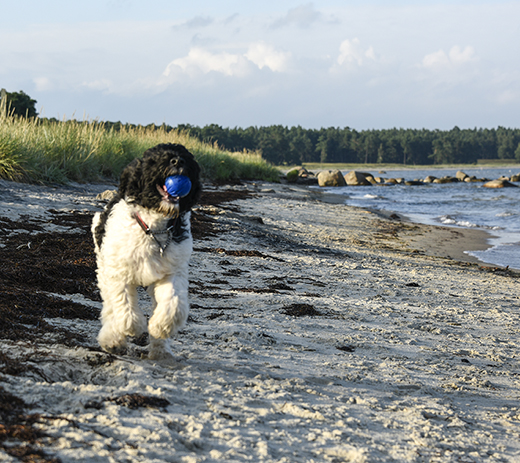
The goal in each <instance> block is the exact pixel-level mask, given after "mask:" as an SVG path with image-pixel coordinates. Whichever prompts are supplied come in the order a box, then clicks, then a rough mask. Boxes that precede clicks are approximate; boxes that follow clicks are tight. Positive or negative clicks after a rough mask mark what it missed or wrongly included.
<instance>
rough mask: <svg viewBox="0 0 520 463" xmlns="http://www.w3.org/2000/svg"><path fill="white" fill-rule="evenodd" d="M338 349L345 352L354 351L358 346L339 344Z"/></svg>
mask: <svg viewBox="0 0 520 463" xmlns="http://www.w3.org/2000/svg"><path fill="white" fill-rule="evenodd" d="M336 349H338V350H341V351H343V352H354V351H355V350H356V346H352V345H350V344H345V345H344V346H337V347H336Z"/></svg>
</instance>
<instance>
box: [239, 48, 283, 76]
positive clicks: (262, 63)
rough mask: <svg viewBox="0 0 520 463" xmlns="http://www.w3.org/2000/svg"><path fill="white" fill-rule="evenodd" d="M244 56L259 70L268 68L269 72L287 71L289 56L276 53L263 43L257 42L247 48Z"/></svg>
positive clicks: (280, 52)
mask: <svg viewBox="0 0 520 463" xmlns="http://www.w3.org/2000/svg"><path fill="white" fill-rule="evenodd" d="M244 56H245V57H246V58H247V59H248V60H249V61H252V62H253V63H254V64H256V65H257V66H258V67H259V68H260V69H262V68H264V67H268V68H269V69H271V71H274V72H282V71H285V70H286V69H287V63H288V60H289V56H290V54H289V53H285V52H283V51H278V50H276V49H275V48H274V47H273V46H271V45H268V44H266V43H264V42H257V43H254V44H252V45H250V46H249V49H248V51H247V53H246V54H245V55H244Z"/></svg>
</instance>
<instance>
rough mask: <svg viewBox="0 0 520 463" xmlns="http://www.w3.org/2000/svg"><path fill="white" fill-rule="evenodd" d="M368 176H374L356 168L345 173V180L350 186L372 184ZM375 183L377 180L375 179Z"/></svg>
mask: <svg viewBox="0 0 520 463" xmlns="http://www.w3.org/2000/svg"><path fill="white" fill-rule="evenodd" d="M367 176H370V177H372V175H371V174H364V173H362V172H357V171H355V170H351V171H350V172H348V173H347V174H346V175H345V182H346V183H347V185H349V186H361V185H372V183H371V182H370V181H369V180H368V179H367ZM372 178H374V177H372ZM374 183H375V180H374Z"/></svg>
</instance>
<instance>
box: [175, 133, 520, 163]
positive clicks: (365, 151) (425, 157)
mask: <svg viewBox="0 0 520 463" xmlns="http://www.w3.org/2000/svg"><path fill="white" fill-rule="evenodd" d="M177 129H180V130H185V131H187V132H189V133H190V134H191V135H192V136H195V137H197V138H199V139H200V140H202V141H206V142H216V143H218V145H219V146H220V147H222V148H225V149H228V150H232V151H242V150H244V149H246V150H258V151H260V152H261V153H262V157H264V158H265V159H266V160H268V161H270V162H272V163H274V164H288V165H296V164H302V163H307V162H312V163H326V162H327V163H385V164H390V163H397V164H404V165H427V164H459V163H460V164H472V163H476V162H477V161H478V160H479V159H486V160H499V159H500V160H511V161H512V162H520V129H510V128H504V127H498V128H496V129H476V128H475V129H460V128H458V127H454V128H453V129H451V130H447V131H442V130H427V129H420V130H419V129H397V128H394V129H385V130H362V131H357V130H354V129H351V128H349V127H345V128H337V127H329V128H321V129H304V128H302V127H300V126H298V127H290V128H289V127H284V126H282V125H273V126H268V127H248V128H245V129H242V128H237V127H235V128H223V127H221V126H219V125H216V124H211V125H206V126H204V127H196V126H192V125H189V124H181V125H178V126H177Z"/></svg>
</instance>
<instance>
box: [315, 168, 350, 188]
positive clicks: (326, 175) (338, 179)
mask: <svg viewBox="0 0 520 463" xmlns="http://www.w3.org/2000/svg"><path fill="white" fill-rule="evenodd" d="M318 185H319V186H346V185H347V182H345V179H344V178H343V174H342V173H341V171H339V170H322V171H321V172H320V173H319V174H318Z"/></svg>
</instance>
